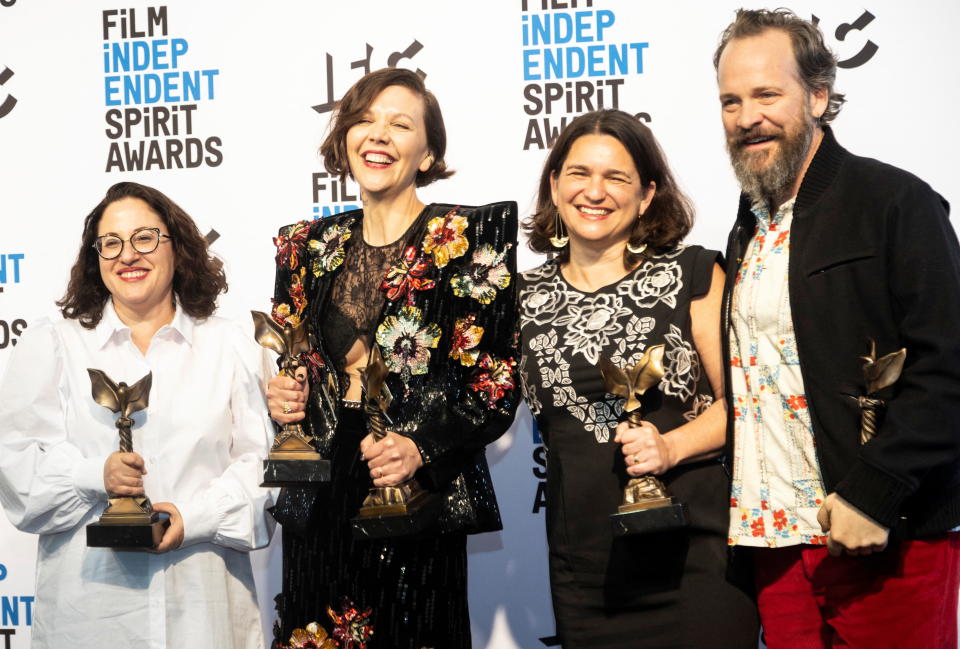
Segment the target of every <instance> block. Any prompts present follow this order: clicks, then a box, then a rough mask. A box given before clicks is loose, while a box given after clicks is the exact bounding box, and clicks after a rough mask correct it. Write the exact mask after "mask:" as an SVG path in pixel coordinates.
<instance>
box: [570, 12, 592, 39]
mask: <svg viewBox="0 0 960 649" xmlns="http://www.w3.org/2000/svg"><path fill="white" fill-rule="evenodd" d="M592 15H593V12H592V11H578V12H577V13H575V14H574V16H576V19H577V42H578V43H592V42H593V36H591V35H590V33H589V31H590V24H589V23H588V22H587V21H588V20H589V19H590V16H592Z"/></svg>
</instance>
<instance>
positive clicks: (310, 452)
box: [250, 311, 330, 487]
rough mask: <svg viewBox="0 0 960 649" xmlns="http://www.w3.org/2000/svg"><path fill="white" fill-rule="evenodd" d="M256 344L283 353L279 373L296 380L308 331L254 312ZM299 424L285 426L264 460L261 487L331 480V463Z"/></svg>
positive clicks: (291, 485)
mask: <svg viewBox="0 0 960 649" xmlns="http://www.w3.org/2000/svg"><path fill="white" fill-rule="evenodd" d="M250 314H251V315H252V316H253V324H254V326H255V335H256V338H257V342H258V343H260V345H262V346H263V347H266V348H267V349H270V350H272V351H275V352H276V353H278V354H280V372H281V373H283V374H284V375H285V376H289V377H290V378H293V376H294V372H295V371H296V369H297V367H299V364H298V360H297V359H298V358H299V357H300V354H302V353H303V352H306V351H308V350H309V349H310V344H309V342H308V341H307V328H306V327H305V326H304V325H303V323H300V324H298V325H297V326H296V327H291V326H290V325H289V324H285V325H282V326H281V325H279V324H277V323H276V322H274V321H273V318H271V317H270V316H269V315H267V314H266V313H263V312H262V311H251V312H250ZM312 439H313V438H312V437H310V436H308V435H307V434H305V433H304V432H303V426H302V425H300V424H284V425H283V428H282V429H281V430H280V434H279V435H277V436H276V438H274V440H273V447H272V448H271V449H270V454H269V456H268V457H267V459H266V460H264V461H263V482H262V483H261V484H260V486H261V487H304V486H307V485H309V484H312V483H317V482H327V481H328V480H330V461H329V460H325V459H324V458H323V456H321V455H320V454H319V453H317V450H316V449H315V448H314V447H313V444H311V443H310V442H311V441H312Z"/></svg>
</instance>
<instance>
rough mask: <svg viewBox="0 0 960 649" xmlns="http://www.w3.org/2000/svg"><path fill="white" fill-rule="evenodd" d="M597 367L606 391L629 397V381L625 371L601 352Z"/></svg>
mask: <svg viewBox="0 0 960 649" xmlns="http://www.w3.org/2000/svg"><path fill="white" fill-rule="evenodd" d="M597 368H598V369H599V370H600V375H601V376H603V384H604V386H605V387H606V389H607V392H609V393H610V394H613V395H616V396H618V397H623V398H625V399H626V398H629V397H630V385H631V381H630V377H629V376H627V373H626V372H624V371H623V370H622V369H620V368H619V367H617V366H616V365H615V364H614V362H613V361H611V360H610V359H609V358H607V357H606V356H605V355H603V354H601V355H600V358H599V359H598V360H597Z"/></svg>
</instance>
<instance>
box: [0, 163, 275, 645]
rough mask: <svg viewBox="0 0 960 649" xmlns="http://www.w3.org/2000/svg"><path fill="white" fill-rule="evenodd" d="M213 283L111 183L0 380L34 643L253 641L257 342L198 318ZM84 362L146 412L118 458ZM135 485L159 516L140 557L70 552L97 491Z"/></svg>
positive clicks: (197, 239) (2, 479)
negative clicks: (62, 278)
mask: <svg viewBox="0 0 960 649" xmlns="http://www.w3.org/2000/svg"><path fill="white" fill-rule="evenodd" d="M226 288H227V282H226V278H225V277H224V273H223V269H222V264H221V262H220V261H219V260H218V259H216V258H215V257H213V256H212V255H211V253H210V252H209V250H208V249H207V243H206V241H205V240H204V238H203V236H202V235H201V234H200V232H199V230H198V229H197V226H196V225H195V224H194V222H193V220H192V219H191V218H190V217H189V216H188V215H187V214H186V213H185V212H184V211H183V210H182V209H181V208H180V207H179V206H177V205H176V204H175V203H174V202H173V201H171V200H170V199H169V198H168V197H166V196H165V195H164V194H162V193H160V192H159V191H157V190H155V189H153V188H150V187H146V186H143V185H139V184H136V183H131V182H124V183H119V184H116V185H114V186H113V187H111V188H110V189H109V190H108V191H107V195H106V197H104V199H103V200H102V201H101V202H100V203H99V204H98V205H97V206H96V207H95V208H94V209H93V211H92V212H90V214H89V215H88V216H87V217H86V221H85V222H84V227H83V234H82V238H81V244H80V252H79V255H78V257H77V260H76V262H75V263H74V265H73V268H72V269H71V271H70V280H69V284H68V286H67V291H66V294H65V295H64V297H63V299H61V300H60V301H59V302H58V303H57V304H58V305H59V306H60V307H61V311H62V313H63V316H64V319H63V320H60V321H57V322H52V321H48V320H44V321H39V322H37V323H34V324H32V325H31V326H30V328H29V329H28V330H27V331H26V332H25V333H24V335H23V336H22V337H21V338H20V340H19V344H18V345H17V347H16V349H15V350H14V353H13V356H12V357H11V358H10V361H9V364H8V366H7V372H6V375H5V377H4V379H3V381H2V383H0V504H2V506H3V510H4V511H5V512H6V514H7V516H8V517H9V518H10V520H11V521H12V522H13V524H14V525H16V526H17V528H19V529H20V530H23V531H26V532H32V533H35V534H38V535H39V537H40V540H39V552H38V568H37V585H36V593H37V595H36V597H37V599H36V607H35V609H34V610H35V613H34V618H33V630H32V634H33V646H34V647H44V648H45V647H64V646H70V647H100V646H102V645H103V644H104V642H105V641H104V637H105V636H104V634H107V635H108V636H109V638H110V640H109V644H112V645H114V646H118V647H134V646H138V647H139V646H162V647H209V648H210V649H221V648H224V647H225V648H229V649H241V648H243V649H255V648H256V649H262V647H263V638H262V635H263V634H262V632H261V625H260V615H259V610H258V607H257V601H256V596H255V594H254V582H253V575H252V571H251V566H250V560H249V557H248V554H247V552H248V551H249V550H251V549H254V548H258V547H261V546H264V545H266V544H267V543H268V542H269V539H270V533H271V525H270V521H269V520H268V517H267V515H266V512H265V508H266V507H267V506H269V505H270V504H272V498H271V495H272V494H271V492H270V491H268V490H265V489H261V488H259V487H258V483H259V480H260V475H259V474H260V460H261V458H262V457H263V456H265V455H266V453H267V450H268V448H269V443H270V441H271V438H272V426H271V424H270V421H269V419H268V417H267V414H266V408H265V403H264V400H263V397H262V393H261V387H260V386H261V381H260V377H261V376H262V371H261V368H262V363H261V359H262V358H263V356H262V354H261V351H260V349H259V348H258V347H257V346H256V345H255V344H254V343H253V341H252V339H251V337H250V336H249V334H245V333H244V332H243V331H242V330H241V329H240V328H239V327H238V326H235V325H233V324H231V323H229V322H228V321H226V320H222V319H220V318H216V317H213V315H212V314H213V312H214V310H215V308H216V300H217V296H218V295H219V294H220V293H221V292H223V291H225V290H226ZM88 368H96V369H99V370H102V371H104V372H105V373H106V374H107V375H108V376H109V377H110V378H111V379H112V380H113V381H114V382H117V383H119V382H120V381H123V382H125V383H127V384H128V385H132V384H133V383H135V382H136V381H138V380H140V379H141V378H142V377H143V376H145V375H146V374H148V373H151V374H152V387H151V388H150V392H149V406H148V407H147V408H146V409H144V410H142V411H140V412H138V413H135V414H134V415H133V420H134V422H135V423H134V425H133V427H132V428H133V449H134V452H131V453H119V452H117V447H118V435H117V431H116V428H115V426H114V420H115V419H116V415H114V414H113V413H112V412H110V411H109V410H108V409H107V408H104V407H103V406H100V405H98V404H97V403H95V402H94V400H93V398H92V396H91V382H90V378H89V376H88V373H87V369H88ZM144 493H146V494H148V495H149V497H150V498H151V500H153V501H154V504H153V509H154V510H156V511H160V512H166V513H167V514H168V515H169V517H170V525H169V527H168V528H167V530H166V531H165V533H164V535H163V538H162V539H161V541H160V543H159V545H157V546H156V547H155V548H153V550H152V551H151V552H149V553H147V552H119V551H115V550H110V549H105V548H88V547H87V546H86V533H85V527H86V526H87V525H88V524H90V523H93V522H96V521H97V520H98V518H99V516H100V514H101V513H102V512H103V510H104V507H105V505H106V503H107V499H108V498H109V497H112V496H138V495H143V494H144Z"/></svg>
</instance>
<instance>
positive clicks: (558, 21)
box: [553, 14, 573, 43]
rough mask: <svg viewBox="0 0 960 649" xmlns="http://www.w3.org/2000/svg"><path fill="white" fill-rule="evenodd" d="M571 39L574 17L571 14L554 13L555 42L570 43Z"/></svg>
mask: <svg viewBox="0 0 960 649" xmlns="http://www.w3.org/2000/svg"><path fill="white" fill-rule="evenodd" d="M564 28H566V32H564ZM571 39H573V18H571V17H570V14H553V42H554V43H569V42H570V41H571Z"/></svg>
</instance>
